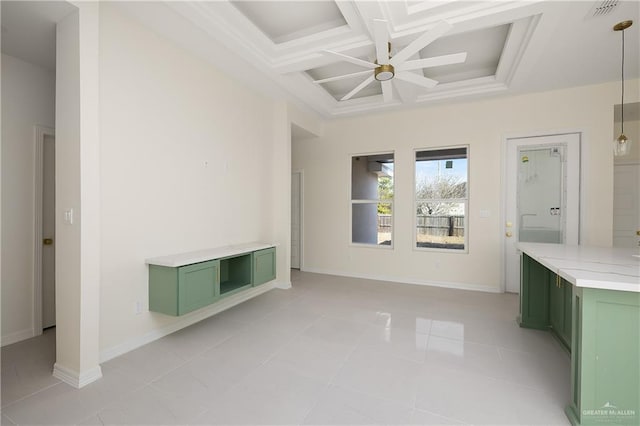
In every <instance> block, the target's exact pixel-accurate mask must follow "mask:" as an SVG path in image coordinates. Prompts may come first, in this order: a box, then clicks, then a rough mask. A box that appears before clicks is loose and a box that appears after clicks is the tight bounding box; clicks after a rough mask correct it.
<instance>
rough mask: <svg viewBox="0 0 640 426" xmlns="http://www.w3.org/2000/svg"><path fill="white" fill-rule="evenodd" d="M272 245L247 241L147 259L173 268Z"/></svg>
mask: <svg viewBox="0 0 640 426" xmlns="http://www.w3.org/2000/svg"><path fill="white" fill-rule="evenodd" d="M270 247H275V244H268V243H260V242H253V243H246V244H237V245H232V246H225V247H216V248H210V249H205V250H198V251H191V252H188V253H179V254H173V255H169V256H160V257H153V258H151V259H146V260H145V263H146V264H147V265H158V266H169V267H172V268H175V267H178V266H184V265H191V264H193V263H200V262H206V261H207V260H212V259H220V258H223V257H229V256H235V255H239V254H243V253H251V252H253V251H256V250H262V249H266V248H270Z"/></svg>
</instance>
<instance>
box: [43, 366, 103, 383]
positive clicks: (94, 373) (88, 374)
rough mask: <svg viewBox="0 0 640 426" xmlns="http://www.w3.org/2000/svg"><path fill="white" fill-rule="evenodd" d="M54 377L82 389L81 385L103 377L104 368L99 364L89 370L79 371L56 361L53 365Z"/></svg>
mask: <svg viewBox="0 0 640 426" xmlns="http://www.w3.org/2000/svg"><path fill="white" fill-rule="evenodd" d="M53 377H55V378H56V379H60V380H62V381H63V382H65V383H66V384H68V385H71V386H73V387H74V388H77V389H80V388H81V387H84V386H86V385H88V384H89V383H92V382H95V381H96V380H98V379H99V378H101V377H102V369H101V368H100V366H99V365H97V366H95V367H94V368H92V369H90V370H88V371H83V372H81V373H79V372H77V371H74V370H71V369H69V368H67V367H63V366H62V365H60V364H58V363H57V362H56V363H55V364H54V365H53Z"/></svg>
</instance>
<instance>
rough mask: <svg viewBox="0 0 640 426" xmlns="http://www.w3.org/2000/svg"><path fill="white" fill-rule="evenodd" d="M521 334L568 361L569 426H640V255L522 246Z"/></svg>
mask: <svg viewBox="0 0 640 426" xmlns="http://www.w3.org/2000/svg"><path fill="white" fill-rule="evenodd" d="M517 247H518V249H519V250H520V251H521V252H522V258H521V282H520V315H519V317H518V323H519V324H520V326H521V327H528V328H537V329H548V330H550V331H552V332H553V333H554V335H556V336H557V337H558V339H559V341H560V342H561V343H562V344H563V345H564V347H565V348H566V349H567V350H568V351H570V353H571V400H570V401H569V405H568V406H567V407H566V409H565V413H566V414H567V416H568V417H569V420H570V421H571V423H572V424H576V425H578V424H582V425H588V424H602V423H609V424H634V425H637V424H640V257H639V256H638V254H639V253H638V250H637V249H625V248H605V247H589V246H570V245H562V244H542V243H518V245H517Z"/></svg>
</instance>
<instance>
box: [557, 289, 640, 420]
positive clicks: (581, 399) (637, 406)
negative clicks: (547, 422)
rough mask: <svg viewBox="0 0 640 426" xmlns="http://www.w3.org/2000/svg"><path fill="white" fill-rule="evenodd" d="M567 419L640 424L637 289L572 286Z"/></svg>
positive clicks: (638, 299) (639, 320) (638, 309)
mask: <svg viewBox="0 0 640 426" xmlns="http://www.w3.org/2000/svg"><path fill="white" fill-rule="evenodd" d="M574 296H575V298H574V301H573V315H572V320H573V321H572V324H573V335H572V348H573V350H572V352H571V402H570V404H569V406H567V408H566V409H565V413H566V414H567V416H568V417H569V420H570V421H571V423H572V424H574V425H577V424H582V425H589V424H603V423H606V424H624V425H638V424H640V361H639V360H640V332H639V331H640V293H633V292H627V291H617V290H602V289H594V288H583V287H575V288H574Z"/></svg>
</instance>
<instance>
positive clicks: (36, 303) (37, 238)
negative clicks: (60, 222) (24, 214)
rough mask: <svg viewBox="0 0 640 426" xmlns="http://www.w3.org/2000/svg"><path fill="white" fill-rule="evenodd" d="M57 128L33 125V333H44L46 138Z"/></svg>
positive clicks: (54, 133) (36, 334)
mask: <svg viewBox="0 0 640 426" xmlns="http://www.w3.org/2000/svg"><path fill="white" fill-rule="evenodd" d="M55 135H56V132H55V129H53V128H51V127H46V126H33V138H34V147H35V151H34V152H35V155H34V166H35V167H34V191H33V194H34V200H33V208H34V215H33V218H34V221H33V235H34V240H33V335H34V336H39V335H41V334H42V238H43V235H42V195H43V185H42V179H43V167H44V139H45V137H47V136H53V137H55Z"/></svg>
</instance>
